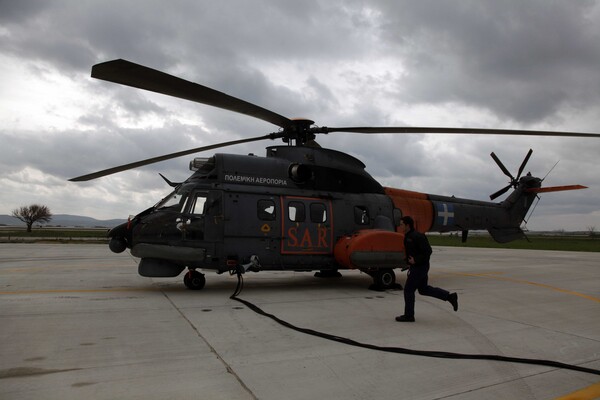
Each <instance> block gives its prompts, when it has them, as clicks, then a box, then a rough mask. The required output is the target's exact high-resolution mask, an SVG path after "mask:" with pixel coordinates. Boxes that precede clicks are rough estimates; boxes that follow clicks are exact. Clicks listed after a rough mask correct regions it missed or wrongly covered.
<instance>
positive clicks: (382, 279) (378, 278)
mask: <svg viewBox="0 0 600 400" xmlns="http://www.w3.org/2000/svg"><path fill="white" fill-rule="evenodd" d="M364 272H366V273H367V274H369V275H370V276H371V278H373V284H372V285H371V286H370V287H369V289H371V290H378V291H382V290H386V289H399V290H402V285H400V284H399V283H396V274H395V273H394V270H393V269H391V268H386V269H376V270H367V271H364Z"/></svg>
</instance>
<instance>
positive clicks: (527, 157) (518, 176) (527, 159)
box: [517, 149, 533, 180]
mask: <svg viewBox="0 0 600 400" xmlns="http://www.w3.org/2000/svg"><path fill="white" fill-rule="evenodd" d="M532 153H533V150H532V149H529V152H527V155H526V156H525V159H524V160H523V162H522V163H521V166H520V167H519V172H518V173H517V180H518V179H519V178H520V177H521V174H522V173H523V170H524V169H525V165H527V162H528V161H529V157H531V154H532Z"/></svg>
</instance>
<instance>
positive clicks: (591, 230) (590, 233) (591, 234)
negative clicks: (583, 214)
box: [587, 226, 596, 237]
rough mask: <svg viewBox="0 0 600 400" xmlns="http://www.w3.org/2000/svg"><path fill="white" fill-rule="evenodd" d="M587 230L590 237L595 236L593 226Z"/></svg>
mask: <svg viewBox="0 0 600 400" xmlns="http://www.w3.org/2000/svg"><path fill="white" fill-rule="evenodd" d="M587 230H588V233H589V235H590V237H595V236H596V227H595V226H588V227H587Z"/></svg>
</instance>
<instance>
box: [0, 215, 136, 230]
mask: <svg viewBox="0 0 600 400" xmlns="http://www.w3.org/2000/svg"><path fill="white" fill-rule="evenodd" d="M126 221H127V220H126V219H108V220H99V219H95V218H90V217H82V216H80V215H68V214H55V215H53V216H52V220H51V221H50V222H49V223H47V224H43V226H65V227H82V228H112V227H115V226H117V225H119V224H122V223H123V222H126ZM1 225H8V226H25V223H23V222H21V221H19V220H18V219H16V218H15V217H12V216H10V215H0V226H1ZM34 226H37V224H34Z"/></svg>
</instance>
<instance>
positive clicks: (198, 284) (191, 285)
mask: <svg viewBox="0 0 600 400" xmlns="http://www.w3.org/2000/svg"><path fill="white" fill-rule="evenodd" d="M183 283H184V284H185V286H186V287H187V288H188V289H192V290H200V289H202V288H203V287H204V285H206V278H205V277H204V274H203V273H200V272H198V271H196V270H195V269H192V268H190V269H189V270H188V272H186V273H185V275H184V276H183Z"/></svg>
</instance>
